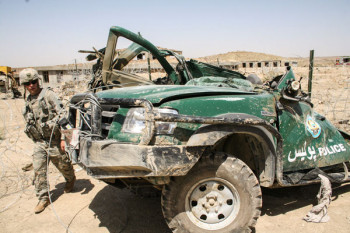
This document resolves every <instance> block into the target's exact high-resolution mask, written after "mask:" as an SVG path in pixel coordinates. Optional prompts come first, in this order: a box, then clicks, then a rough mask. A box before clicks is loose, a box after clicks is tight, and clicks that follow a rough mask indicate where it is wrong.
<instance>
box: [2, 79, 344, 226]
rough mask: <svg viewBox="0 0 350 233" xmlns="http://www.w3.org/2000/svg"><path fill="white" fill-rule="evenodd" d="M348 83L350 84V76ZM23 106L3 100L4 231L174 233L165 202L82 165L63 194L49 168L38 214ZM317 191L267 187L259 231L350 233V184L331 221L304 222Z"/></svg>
mask: <svg viewBox="0 0 350 233" xmlns="http://www.w3.org/2000/svg"><path fill="white" fill-rule="evenodd" d="M316 77H317V76H316ZM320 77H321V75H320ZM344 80H345V81H344V83H345V84H346V85H348V81H347V80H349V78H348V77H345V78H344ZM316 82H322V80H317V79H316ZM339 82H340V81H338V80H337V81H336V82H333V83H332V84H330V83H329V82H326V83H325V84H324V88H325V87H327V85H328V86H330V85H339V86H340V87H341V86H343V85H345V84H344V83H340V84H338V83H339ZM343 87H344V86H343ZM345 87H346V86H345ZM327 88H328V87H327ZM346 91H348V92H349V89H346ZM2 97H5V96H2ZM320 101H321V100H320ZM23 104H24V101H23V99H15V100H14V99H10V98H6V99H0V137H1V138H2V139H1V140H0V173H1V175H0V232H54V233H55V232H72V233H77V232H84V233H85V232H94V233H97V232H98V233H99V232H126V233H131V232H142V233H143V232H144V233H147V232H152V233H158V232H159V233H160V232H170V230H169V229H168V227H167V225H166V223H165V221H164V220H163V216H162V211H161V208H160V198H141V197H138V196H136V195H134V194H132V193H130V192H129V191H128V190H120V189H117V188H114V187H111V186H108V185H106V184H105V183H103V182H100V181H98V180H94V179H92V178H90V177H89V176H88V175H87V174H86V172H85V171H84V170H82V169H81V168H80V167H79V166H77V165H74V168H75V171H76V175H77V181H76V185H75V187H74V190H73V192H72V193H68V194H64V193H63V188H64V185H65V182H64V178H63V177H62V176H61V175H60V173H59V172H58V171H57V170H56V168H55V167H54V166H53V165H52V164H50V169H49V170H50V173H49V181H50V187H51V201H52V204H51V205H50V206H48V207H47V209H46V210H45V211H44V212H42V213H41V214H38V215H36V214H34V212H33V209H34V207H35V205H36V204H37V198H36V197H35V191H34V186H32V184H31V183H32V177H33V171H29V172H23V171H22V170H21V168H22V167H23V166H24V165H25V164H27V163H30V162H31V159H32V158H31V154H32V149H33V143H32V142H31V141H30V140H29V139H28V138H27V137H26V136H25V134H24V133H23V128H24V121H23V118H22V115H21V111H22V107H23ZM345 104H346V103H345ZM348 104H349V103H348ZM344 109H345V107H344ZM331 113H332V112H331ZM344 114H345V115H344V116H343V118H344V117H348V115H347V114H348V111H345V113H344ZM347 119H349V118H347ZM318 190H319V185H313V186H306V187H294V188H284V189H275V190H269V189H263V209H262V214H261V217H260V218H259V220H258V224H257V226H256V229H255V230H256V232H257V233H261V232H286V233H287V232H288V233H294V232H298V233H300V232H303V233H304V232H305V233H311V232H319V233H323V232H324V233H326V232H327V233H328V232H338V233H342V232H344V233H345V232H349V229H350V212H349V207H350V183H349V184H343V185H341V186H335V185H333V196H332V203H331V205H330V208H329V216H330V218H331V219H330V221H329V222H327V223H307V222H305V221H303V220H302V218H303V217H304V216H305V215H306V214H307V212H308V211H309V210H310V209H311V208H312V206H313V205H314V204H316V203H317V200H316V195H317V192H318Z"/></svg>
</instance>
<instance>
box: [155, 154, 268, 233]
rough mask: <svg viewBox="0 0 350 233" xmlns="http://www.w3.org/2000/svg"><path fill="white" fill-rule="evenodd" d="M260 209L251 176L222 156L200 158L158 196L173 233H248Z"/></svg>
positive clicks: (234, 160) (258, 191)
mask: <svg viewBox="0 0 350 233" xmlns="http://www.w3.org/2000/svg"><path fill="white" fill-rule="evenodd" d="M261 205H262V200H261V189H260V186H259V183H258V181H257V179H256V177H255V175H254V173H253V172H252V171H251V169H250V168H249V167H248V166H247V165H246V164H245V163H243V162H242V161H241V160H239V159H237V158H235V157H232V156H229V155H227V154H224V153H216V154H212V155H211V156H205V157H203V158H202V159H201V160H200V161H199V162H198V163H197V164H196V166H195V167H194V168H193V169H192V170H191V171H190V172H189V173H188V174H187V175H186V176H184V177H175V178H174V179H173V180H172V181H171V182H170V183H169V184H168V185H166V186H165V187H164V189H163V192H162V209H163V214H164V217H165V219H166V221H167V223H168V226H169V228H170V229H171V230H172V231H174V232H220V233H221V232H244V231H248V232H249V231H250V228H252V227H254V226H255V224H256V220H257V219H258V217H259V216H260V208H261Z"/></svg>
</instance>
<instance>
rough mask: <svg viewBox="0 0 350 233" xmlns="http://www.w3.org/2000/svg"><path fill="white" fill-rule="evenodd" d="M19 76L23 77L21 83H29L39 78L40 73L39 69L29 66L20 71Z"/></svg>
mask: <svg viewBox="0 0 350 233" xmlns="http://www.w3.org/2000/svg"><path fill="white" fill-rule="evenodd" d="M19 78H20V79H21V83H28V82H30V81H33V80H38V79H39V74H38V71H36V70H34V69H32V68H27V69H24V70H22V71H21V72H20V73H19Z"/></svg>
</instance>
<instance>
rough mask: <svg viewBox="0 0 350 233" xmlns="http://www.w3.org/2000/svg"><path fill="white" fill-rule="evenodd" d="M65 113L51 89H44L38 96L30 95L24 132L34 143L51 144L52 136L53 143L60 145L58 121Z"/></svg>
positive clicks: (26, 105) (27, 102) (27, 100)
mask: <svg viewBox="0 0 350 233" xmlns="http://www.w3.org/2000/svg"><path fill="white" fill-rule="evenodd" d="M63 112H64V110H63V105H62V103H61V101H60V100H59V99H58V98H57V96H56V94H55V93H54V92H53V91H52V90H51V89H50V88H43V89H42V90H41V92H40V94H39V95H37V96H32V95H29V96H28V97H27V98H26V103H25V107H24V109H23V116H24V119H25V121H26V127H25V130H24V132H25V133H26V134H27V136H28V137H29V138H31V139H32V140H33V141H34V142H37V141H46V142H49V140H50V138H51V135H52V138H51V143H53V144H57V143H59V141H60V139H61V132H60V127H59V125H58V123H57V121H58V120H59V119H60V117H61V116H63V115H64V114H63Z"/></svg>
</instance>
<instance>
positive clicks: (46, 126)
mask: <svg viewBox="0 0 350 233" xmlns="http://www.w3.org/2000/svg"><path fill="white" fill-rule="evenodd" d="M52 130H53V132H52ZM41 131H42V135H43V138H44V139H46V140H49V139H50V138H51V134H52V139H53V140H54V139H56V138H60V137H61V132H60V129H59V125H58V124H54V123H53V122H46V123H42V124H41Z"/></svg>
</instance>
